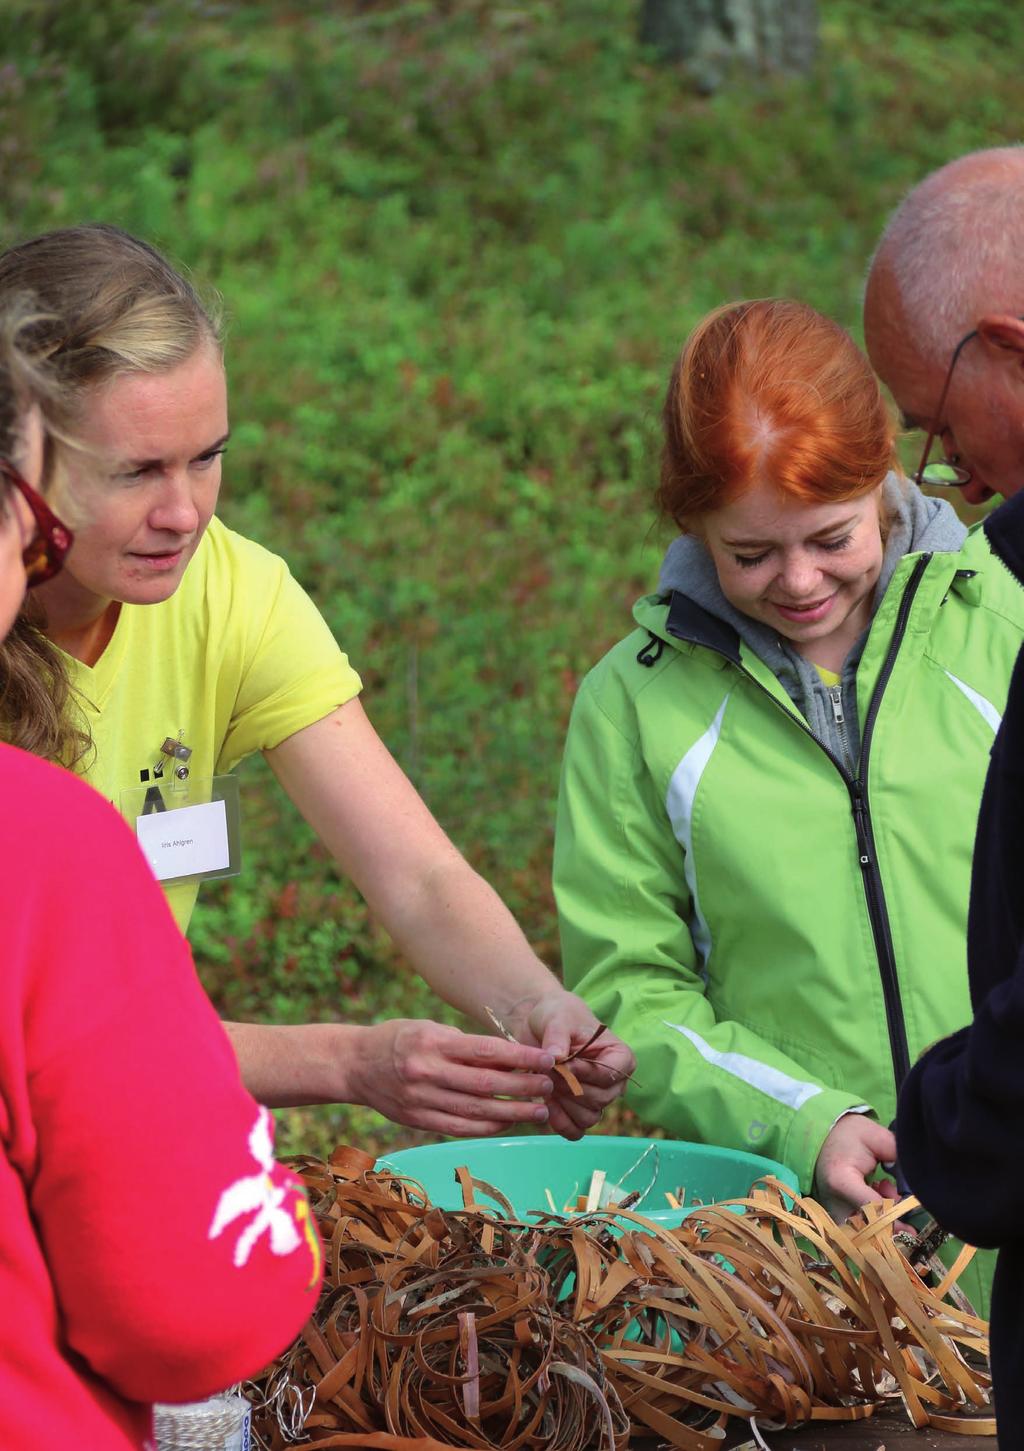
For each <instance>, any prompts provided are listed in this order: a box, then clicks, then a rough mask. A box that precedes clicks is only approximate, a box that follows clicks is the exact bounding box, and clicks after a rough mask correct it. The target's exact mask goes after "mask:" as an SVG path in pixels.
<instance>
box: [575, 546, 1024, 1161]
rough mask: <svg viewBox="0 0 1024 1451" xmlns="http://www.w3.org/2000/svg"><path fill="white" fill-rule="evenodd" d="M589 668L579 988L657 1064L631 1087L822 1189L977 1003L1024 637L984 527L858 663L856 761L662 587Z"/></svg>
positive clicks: (921, 583)
mask: <svg viewBox="0 0 1024 1451" xmlns="http://www.w3.org/2000/svg"><path fill="white" fill-rule="evenodd" d="M634 617H635V619H636V621H637V623H638V626H639V628H638V629H637V630H635V631H634V632H633V633H632V634H631V635H630V636H628V637H627V638H626V639H625V640H623V641H620V643H619V644H618V645H616V646H615V647H614V648H613V649H612V650H611V651H610V652H609V653H608V654H607V655H606V656H605V658H604V659H603V660H602V661H601V662H600V663H599V664H598V665H597V666H596V668H595V669H594V670H592V671H591V673H590V674H589V675H588V676H587V678H586V680H585V681H584V682H583V685H582V687H581V689H580V692H579V695H578V697H577V701H576V704H575V707H574V710H573V716H572V722H571V725H570V730H569V737H568V741H567V746H566V754H565V762H564V767H563V776H562V789H561V794H560V800H559V814H558V832H557V840H556V847H555V892H556V897H557V902H558V910H559V916H560V926H561V935H562V948H563V956H564V972H565V979H566V982H567V984H568V985H569V986H570V987H572V988H574V989H575V990H576V991H578V992H580V993H581V994H582V995H583V997H585V998H586V1000H587V1001H588V1003H589V1004H590V1006H591V1007H592V1008H593V1009H594V1011H595V1013H596V1014H597V1015H598V1016H599V1017H600V1018H601V1019H602V1021H604V1022H606V1023H607V1024H608V1025H609V1026H610V1027H611V1028H612V1029H613V1030H614V1031H615V1032H616V1033H617V1034H619V1036H620V1037H622V1038H624V1039H625V1040H626V1041H627V1042H628V1043H630V1044H631V1046H632V1047H633V1049H634V1050H635V1052H636V1055H637V1060H638V1062H637V1071H636V1078H635V1081H634V1083H633V1085H632V1087H631V1090H630V1095H629V1097H630V1102H631V1103H632V1105H633V1107H634V1108H635V1109H636V1110H637V1112H638V1113H640V1114H641V1115H642V1116H643V1117H644V1118H645V1119H647V1120H649V1121H651V1122H654V1123H657V1124H660V1125H662V1126H663V1127H664V1128H665V1129H667V1130H668V1131H669V1132H670V1133H672V1134H673V1135H675V1136H677V1137H679V1138H683V1139H695V1140H703V1141H706V1142H710V1143H715V1144H722V1145H726V1146H734V1147H736V1148H744V1149H753V1150H755V1151H756V1152H759V1153H762V1154H765V1155H766V1156H768V1157H771V1158H775V1159H778V1160H781V1161H782V1162H784V1163H786V1164H788V1165H790V1166H791V1167H792V1168H793V1169H794V1170H795V1171H796V1173H797V1174H798V1175H799V1178H800V1183H801V1186H802V1187H803V1188H804V1189H805V1190H806V1189H809V1188H810V1185H811V1180H812V1176H813V1171H814V1166H815V1162H816V1160H817V1157H818V1153H819V1150H820V1149H821V1146H822V1143H823V1141H824V1139H825V1137H826V1135H827V1134H828V1132H829V1130H830V1129H831V1127H832V1125H833V1124H834V1123H835V1121H836V1119H837V1118H838V1117H839V1116H840V1115H841V1114H842V1113H844V1112H846V1111H848V1110H850V1109H854V1108H859V1107H862V1106H867V1107H868V1108H869V1109H870V1110H871V1112H872V1113H873V1114H874V1115H876V1116H877V1118H878V1119H879V1120H880V1122H882V1123H884V1124H888V1123H889V1122H890V1121H891V1120H892V1119H893V1117H894V1115H895V1109H896V1093H897V1085H898V1083H899V1081H901V1080H902V1078H903V1076H904V1075H905V1073H906V1071H907V1069H908V1067H909V1065H910V1063H911V1062H912V1061H913V1060H914V1059H915V1058H916V1057H917V1056H918V1054H920V1053H921V1052H922V1051H923V1050H924V1049H925V1048H926V1047H927V1046H928V1045H929V1044H931V1043H933V1042H934V1041H935V1039H937V1038H939V1037H941V1036H943V1035H945V1034H947V1033H949V1032H952V1031H953V1030H955V1029H957V1028H959V1027H961V1026H962V1025H963V1024H964V1023H966V1022H968V1021H969V1020H970V1016H971V1013H970V1003H969V998H968V987H967V969H966V920H967V898H968V887H969V880H970V864H971V853H972V847H973V838H974V829H975V823H976V819H977V813H978V805H979V801H980V797H981V789H982V784H983V781H984V777H985V771H986V768H987V765H988V756H989V750H990V747H991V745H992V740H993V736H994V732H995V728H996V726H997V724H998V720H999V717H1000V715H1001V712H1002V710H1003V707H1004V704H1005V701H1006V695H1007V690H1008V687H1009V680H1010V673H1011V670H1012V667H1013V663H1014V661H1015V659H1016V656H1017V652H1018V650H1019V648H1020V646H1021V642H1022V638H1024V591H1022V590H1021V588H1020V586H1019V584H1018V583H1017V581H1016V580H1015V579H1014V578H1013V577H1012V576H1011V575H1010V573H1009V571H1008V570H1007V569H1006V568H1005V566H1004V565H1003V564H1002V563H1001V562H1000V561H999V560H998V559H997V558H996V557H995V556H993V555H992V554H991V552H990V550H989V548H988V545H987V540H986V539H985V536H984V534H983V533H982V532H981V531H977V532H976V533H975V534H973V535H971V536H970V537H969V539H968V540H967V542H966V544H965V546H964V548H963V550H962V551H961V552H960V553H958V554H952V553H936V554H910V555H907V556H906V557H905V558H904V559H903V560H902V561H901V562H900V563H899V565H898V567H897V568H896V571H895V573H894V574H893V576H892V579H891V581H890V583H889V586H888V588H887V589H886V591H885V595H884V597H883V599H882V601H881V603H880V604H879V606H878V609H877V611H876V613H875V617H874V620H873V622H872V625H871V629H870V631H869V634H868V637H867V642H866V644H865V646H864V651H863V654H862V656H861V660H860V663H859V665H858V667H857V674H856V692H857V715H858V718H859V721H860V723H861V736H862V739H861V745H860V753H859V765H858V768H857V772H856V775H853V774H852V773H850V774H848V773H846V772H844V770H843V769H842V768H841V765H840V763H839V761H838V760H837V759H835V758H834V757H833V756H831V755H830V754H829V753H827V751H826V749H825V748H824V746H823V745H822V744H821V742H820V741H819V740H818V739H817V738H816V737H815V735H814V734H813V733H812V732H811V731H810V729H809V728H808V726H807V725H806V723H805V721H804V720H803V718H802V717H801V715H800V714H799V712H798V711H797V709H796V707H795V706H794V705H793V703H792V701H791V700H790V698H789V696H788V695H787V694H786V692H785V690H784V689H783V688H782V686H781V685H780V684H779V682H778V680H777V679H776V677H775V676H774V675H773V674H772V672H771V671H770V670H769V669H768V667H767V666H766V665H764V664H763V662H762V661H761V660H760V659H759V658H758V657H757V656H756V655H755V654H753V652H752V651H750V650H748V649H747V647H746V646H745V645H743V644H742V643H741V641H740V639H739V636H738V635H737V634H736V632H735V631H734V630H733V629H732V628H731V627H730V626H729V625H727V624H726V623H725V622H724V621H723V620H720V619H717V618H716V617H715V616H714V615H712V614H709V613H708V612H707V611H705V610H703V609H702V608H701V607H700V606H698V605H696V604H694V603H693V602H692V601H691V600H689V599H688V598H687V597H686V596H684V595H682V594H680V593H678V592H676V593H673V594H671V595H670V596H669V597H667V598H666V597H665V596H658V595H652V596H648V597H647V598H645V599H642V600H640V601H639V603H638V604H637V606H636V608H635V610H634Z"/></svg>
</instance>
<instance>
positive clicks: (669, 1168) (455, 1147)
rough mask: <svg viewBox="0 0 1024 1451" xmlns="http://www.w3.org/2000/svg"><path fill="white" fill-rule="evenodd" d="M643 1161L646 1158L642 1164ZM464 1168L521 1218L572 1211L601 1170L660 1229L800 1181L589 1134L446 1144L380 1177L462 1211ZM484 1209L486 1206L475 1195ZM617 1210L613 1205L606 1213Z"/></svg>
mask: <svg viewBox="0 0 1024 1451" xmlns="http://www.w3.org/2000/svg"><path fill="white" fill-rule="evenodd" d="M642 1156H643V1157H642ZM463 1164H465V1165H466V1167H467V1168H468V1169H469V1172H470V1173H471V1174H472V1175H473V1177H474V1179H484V1180H486V1181H487V1183H488V1184H492V1185H493V1186H494V1187H495V1189H498V1190H499V1191H500V1192H501V1193H502V1194H504V1196H505V1198H506V1199H508V1200H509V1201H510V1202H511V1204H512V1207H513V1209H514V1210H515V1212H516V1216H517V1217H518V1218H522V1219H525V1218H526V1217H527V1216H528V1215H529V1213H530V1211H531V1210H537V1211H539V1212H541V1213H544V1214H550V1213H551V1205H550V1204H549V1202H548V1198H547V1194H546V1193H545V1192H544V1191H545V1190H549V1191H550V1193H551V1197H552V1198H553V1199H554V1201H555V1206H556V1208H557V1210H558V1212H559V1213H562V1212H563V1210H564V1208H565V1206H566V1205H569V1206H570V1210H572V1209H574V1208H575V1204H576V1198H577V1195H580V1194H584V1195H585V1194H586V1193H587V1192H588V1190H589V1189H590V1184H591V1178H592V1176H593V1173H594V1170H595V1169H603V1170H604V1172H605V1175H606V1183H608V1184H612V1185H615V1186H616V1187H618V1188H620V1189H622V1190H624V1191H625V1192H627V1193H629V1192H631V1191H633V1190H635V1189H639V1190H642V1191H644V1193H643V1196H642V1198H641V1199H640V1200H639V1201H638V1202H637V1203H636V1204H634V1205H632V1206H630V1207H631V1208H633V1209H635V1210H636V1212H637V1213H638V1214H642V1215H644V1216H645V1217H646V1218H648V1219H652V1220H654V1222H655V1223H656V1224H661V1225H666V1226H674V1225H677V1224H680V1223H681V1222H682V1220H683V1219H684V1218H685V1217H686V1214H687V1213H688V1212H690V1211H691V1210H692V1209H695V1208H697V1207H698V1203H697V1201H699V1202H700V1203H701V1204H712V1203H714V1202H715V1201H717V1200H720V1199H740V1198H743V1197H744V1195H746V1193H747V1191H748V1190H749V1189H750V1186H751V1185H752V1184H753V1183H754V1181H755V1180H756V1179H760V1178H762V1177H763V1176H764V1175H765V1174H773V1175H774V1176H775V1177H776V1178H777V1179H780V1180H781V1181H782V1183H784V1184H786V1185H788V1186H789V1187H790V1188H791V1189H793V1190H797V1189H798V1187H799V1186H798V1184H797V1179H796V1175H795V1174H794V1173H793V1171H792V1170H791V1169H787V1168H786V1166H785V1165H784V1164H778V1163H776V1162H775V1160H774V1159H764V1158H762V1157H761V1156H760V1155H759V1154H747V1153H744V1152H742V1151H741V1150H738V1149H720V1148H716V1147H715V1146H713V1145H710V1144H688V1143H685V1142H683V1141H682V1140H681V1139H633V1138H615V1137H610V1136H605V1135H603V1134H588V1135H585V1136H584V1137H583V1138H582V1139H578V1140H577V1141H576V1142H575V1143H570V1142H569V1140H567V1139H561V1138H556V1137H555V1136H553V1135H550V1134H530V1135H524V1136H523V1137H521V1138H514V1139H449V1140H447V1141H446V1142H444V1143H441V1144H424V1145H423V1146H421V1147H420V1148H415V1149H399V1150H398V1151H397V1152H396V1153H393V1154H386V1155H384V1157H383V1158H381V1159H379V1160H378V1162H377V1168H378V1169H390V1170H392V1171H393V1172H395V1173H397V1174H404V1175H407V1176H408V1177H409V1178H410V1179H415V1180H417V1181H418V1182H419V1183H420V1184H422V1185H423V1188H424V1189H425V1190H426V1193H427V1196H428V1198H429V1199H430V1200H431V1201H432V1202H433V1203H434V1204H437V1205H439V1206H440V1208H442V1209H461V1208H462V1191H461V1189H460V1188H459V1183H458V1180H457V1179H456V1177H455V1170H456V1169H457V1168H459V1167H460V1166H461V1165H463ZM680 1189H682V1190H684V1191H685V1194H684V1196H683V1197H682V1204H683V1208H682V1209H681V1210H678V1209H672V1208H671V1207H670V1206H669V1204H668V1202H667V1200H666V1198H665V1194H666V1191H667V1192H668V1193H670V1194H674V1195H676V1196H677V1197H679V1190H680ZM477 1197H478V1199H479V1200H480V1202H481V1203H487V1199H486V1197H485V1196H484V1195H482V1194H480V1193H479V1192H478V1196H477ZM605 1207H606V1208H608V1209H613V1208H614V1205H612V1204H608V1205H606V1206H605Z"/></svg>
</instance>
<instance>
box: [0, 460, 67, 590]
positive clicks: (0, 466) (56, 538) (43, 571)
mask: <svg viewBox="0 0 1024 1451" xmlns="http://www.w3.org/2000/svg"><path fill="white" fill-rule="evenodd" d="M0 478H2V479H6V481H7V483H9V484H10V485H11V487H12V488H15V489H17V491H18V493H19V494H20V495H21V497H22V498H23V499H24V500H25V503H26V504H27V505H28V506H29V508H30V509H31V510H32V517H33V519H34V520H35V521H36V532H35V535H34V536H33V538H32V539H31V540H30V541H29V543H28V544H26V546H25V548H24V550H23V551H22V555H21V559H22V563H23V564H24V566H25V573H26V574H27V575H28V587H29V589H31V588H32V586H33V585H36V584H43V583H44V582H45V581H46V580H48V579H52V578H53V576H54V575H55V574H56V573H57V572H58V570H60V568H61V566H62V565H63V563H64V556H65V555H66V554H67V552H68V550H69V549H70V548H71V545H72V544H73V543H74V537H75V536H74V535H73V534H72V532H71V530H70V529H69V528H68V527H67V525H66V524H62V523H61V522H60V520H59V519H58V518H57V516H56V514H55V513H54V512H53V510H52V509H51V508H50V506H49V504H47V503H46V501H45V499H43V498H41V497H40V496H39V494H37V493H36V491H35V489H33V487H32V485H31V484H29V483H26V482H25V480H24V479H23V478H22V477H21V474H19V473H18V470H17V469H16V468H15V467H14V465H13V464H12V463H10V461H9V460H8V459H5V458H0Z"/></svg>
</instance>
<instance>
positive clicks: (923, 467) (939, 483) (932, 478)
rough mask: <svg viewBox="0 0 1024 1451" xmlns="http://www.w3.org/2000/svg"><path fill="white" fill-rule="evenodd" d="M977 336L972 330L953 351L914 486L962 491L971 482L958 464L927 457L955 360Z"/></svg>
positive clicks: (964, 470) (969, 477)
mask: <svg viewBox="0 0 1024 1451" xmlns="http://www.w3.org/2000/svg"><path fill="white" fill-rule="evenodd" d="M977 336H978V329H977V328H974V329H973V331H971V332H969V333H968V334H967V336H966V337H962V338H961V339H960V341H959V342H958V343H957V345H956V347H955V348H954V349H953V356H952V357H951V358H950V360H949V367H948V368H947V369H946V381H945V382H944V383H943V385H942V393H941V394H940V395H939V403H938V407H937V408H936V410H935V412H934V413H933V414H932V419H933V422H932V426H931V428H930V429H929V430H928V437H927V438H926V439H925V441H924V448H923V450H922V452H921V462H920V463H919V464H918V466H917V473H915V474H911V478H912V479H913V481H914V483H915V484H930V485H931V486H932V488H937V489H962V488H963V487H964V485H965V484H969V483H970V482H971V473H970V470H969V469H965V468H963V467H962V466H961V464H960V463H959V462H957V463H953V462H952V461H951V460H949V459H937V460H936V461H935V463H929V462H928V455H929V454H930V453H931V451H932V444H933V443H934V442H935V434H936V432H937V430H936V426H935V424H936V422H937V421H938V420H939V419H940V418H941V417H942V411H943V409H944V408H945V406H946V394H947V393H948V392H949V385H950V383H951V382H952V380H953V369H954V368H955V367H956V364H957V359H958V358H959V356H960V354H961V353H962V352H963V350H964V348H965V347H966V346H967V344H968V343H969V342H970V341H971V339H972V338H976V337H977Z"/></svg>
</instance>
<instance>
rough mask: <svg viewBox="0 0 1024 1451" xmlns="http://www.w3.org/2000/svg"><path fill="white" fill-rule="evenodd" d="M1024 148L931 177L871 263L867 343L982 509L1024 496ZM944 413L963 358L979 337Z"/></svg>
mask: <svg viewBox="0 0 1024 1451" xmlns="http://www.w3.org/2000/svg"><path fill="white" fill-rule="evenodd" d="M1022 314H1024V146H1004V147H997V148H995V149H993V150H990V151H975V152H973V153H971V154H970V155H969V156H961V157H959V158H958V159H957V160H956V161H951V162H950V163H949V164H948V165H947V166H943V167H942V168H940V170H938V171H934V172H932V173H931V175H930V176H927V177H925V179H924V181H922V182H921V183H920V184H919V185H918V186H916V187H915V188H914V190H913V191H912V192H910V194H909V195H908V196H907V197H906V198H905V199H904V201H903V202H902V203H901V204H900V206H899V207H898V208H897V209H896V211H895V212H894V213H893V215H892V217H891V219H890V221H889V224H888V226H887V227H886V229H885V232H884V233H883V235H882V240H881V241H880V243H879V244H878V250H877V251H876V253H875V256H874V258H873V260H872V263H871V270H870V273H869V275H868V283H867V291H866V294H865V298H864V338H865V342H866V344H867V350H868V354H869V356H870V358H871V361H872V363H873V364H874V367H875V370H876V372H877V373H878V375H879V377H880V378H881V379H882V381H883V382H884V383H885V384H886V385H887V386H888V388H889V390H890V391H891V393H892V395H893V397H894V398H895V399H896V402H897V404H898V405H899V407H900V409H901V411H902V413H903V416H904V420H905V422H906V424H907V425H908V426H909V427H916V428H921V429H923V430H925V431H926V432H927V430H928V429H930V428H934V429H935V431H936V435H937V442H936V444H935V445H934V446H933V449H932V457H933V459H934V458H936V457H941V453H940V451H939V450H940V447H941V449H943V450H944V451H945V454H946V457H947V458H948V459H949V460H950V461H951V462H953V463H958V464H959V466H960V467H961V468H963V469H964V470H965V471H967V472H968V473H969V474H970V475H971V479H970V482H969V483H967V484H966V485H965V486H964V489H963V496H964V498H965V499H966V500H967V501H968V502H969V503H971V504H981V503H984V502H985V500H987V499H990V498H992V496H993V495H994V494H1001V495H1002V496H1003V497H1004V498H1009V497H1010V496H1011V495H1012V494H1015V493H1017V492H1018V490H1020V489H1022V488H1024V321H1022V317H1021V315H1022ZM975 331H976V333H977V336H976V337H973V338H972V339H971V340H970V341H969V342H967V343H965V345H964V348H963V350H962V352H961V353H960V355H959V357H958V359H957V363H956V368H955V370H954V373H953V376H952V378H951V380H950V388H949V393H948V395H947V399H946V403H945V406H944V407H943V409H942V413H941V416H940V415H938V413H937V409H938V405H939V400H940V397H941V394H942V387H943V382H944V380H945V377H946V374H947V372H948V369H949V365H950V361H951V359H952V356H953V352H954V349H955V348H956V346H957V344H958V343H959V342H960V341H961V339H963V338H965V337H966V336H967V335H968V334H969V333H972V332H975Z"/></svg>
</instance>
